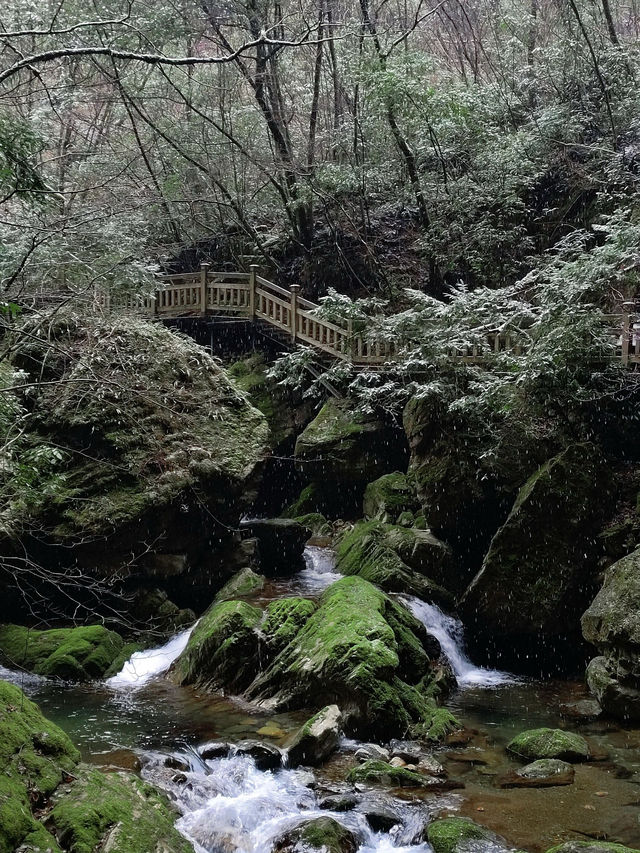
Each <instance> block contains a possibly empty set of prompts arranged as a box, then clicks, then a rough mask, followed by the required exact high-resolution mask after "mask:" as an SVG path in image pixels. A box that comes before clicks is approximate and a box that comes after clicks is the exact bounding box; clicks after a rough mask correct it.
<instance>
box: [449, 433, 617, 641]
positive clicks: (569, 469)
mask: <svg viewBox="0 0 640 853" xmlns="http://www.w3.org/2000/svg"><path fill="white" fill-rule="evenodd" d="M608 483H609V481H608V475H607V472H606V469H605V467H604V464H603V460H602V457H601V455H600V453H599V451H598V450H597V449H596V448H595V447H594V446H593V445H591V444H574V445H572V446H570V447H568V448H567V449H566V450H564V451H563V452H562V453H560V454H559V455H558V456H555V457H553V458H552V459H550V460H549V461H548V462H547V463H546V464H545V465H543V466H541V467H540V468H539V469H538V470H537V471H536V472H535V473H534V474H533V475H532V476H531V477H530V478H529V480H528V481H527V482H526V483H525V485H524V486H523V487H522V488H521V489H520V492H519V494H518V497H517V499H516V501H515V503H514V505H513V507H512V509H511V512H510V513H509V516H508V518H507V520H506V521H505V523H504V524H503V525H502V527H501V528H500V529H499V530H498V532H497V533H496V534H495V536H494V537H493V540H492V542H491V546H490V548H489V551H488V552H487V554H486V556H485V558H484V562H483V564H482V568H481V569H480V571H479V572H478V574H477V575H476V577H475V578H474V579H473V581H472V582H471V584H470V585H469V587H468V589H467V590H466V592H465V594H464V597H463V599H462V607H463V610H464V611H465V612H466V614H467V615H468V617H469V618H471V619H472V620H473V621H474V623H475V625H476V626H477V628H478V629H479V630H481V631H482V632H483V633H486V634H490V635H491V636H492V637H496V636H499V637H508V636H512V637H526V636H529V637H533V638H535V641H536V643H537V640H538V637H539V635H540V634H541V633H542V634H544V635H545V636H567V635H571V636H575V633H576V631H575V629H576V624H575V611H576V607H579V605H580V602H581V601H583V600H584V599H585V596H588V595H589V591H590V590H591V589H593V584H594V578H595V573H596V572H595V569H596V566H595V559H596V556H597V549H596V539H595V533H596V532H597V530H598V525H599V523H600V521H601V519H602V513H603V511H604V508H605V507H606V503H607V502H606V500H605V497H606V494H607V488H608ZM587 600H588V598H587Z"/></svg>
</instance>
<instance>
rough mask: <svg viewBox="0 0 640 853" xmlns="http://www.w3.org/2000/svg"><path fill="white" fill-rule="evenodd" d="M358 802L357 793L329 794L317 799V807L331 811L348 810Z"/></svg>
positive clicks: (353, 807)
mask: <svg viewBox="0 0 640 853" xmlns="http://www.w3.org/2000/svg"><path fill="white" fill-rule="evenodd" d="M359 802H360V797H359V796H358V795H357V794H329V795H328V796H326V797H322V798H321V799H320V800H319V801H318V808H321V809H327V811H331V812H349V811H351V810H352V809H355V807H356V806H357V805H358V803H359Z"/></svg>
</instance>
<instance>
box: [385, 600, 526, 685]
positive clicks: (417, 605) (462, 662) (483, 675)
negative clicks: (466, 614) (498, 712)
mask: <svg viewBox="0 0 640 853" xmlns="http://www.w3.org/2000/svg"><path fill="white" fill-rule="evenodd" d="M401 601H402V602H403V603H404V604H405V606H406V607H407V608H408V609H409V610H410V611H411V613H413V615H414V616H415V617H416V619H417V620H418V621H419V622H422V624H423V625H424V627H425V628H426V629H427V631H428V632H429V633H430V634H432V635H433V636H434V637H435V638H436V639H437V640H438V641H439V642H440V646H441V647H442V652H443V654H444V655H445V657H446V658H447V659H448V661H449V663H450V664H451V668H452V669H453V672H454V674H455V676H456V679H457V680H458V684H459V686H460V687H470V686H476V687H496V686H497V685H499V684H505V683H507V682H509V681H515V680H516V679H515V678H514V676H512V675H510V674H509V673H507V672H500V671H499V670H497V669H484V668H482V667H478V666H474V665H473V664H472V663H471V661H470V660H469V658H468V657H467V655H466V653H465V650H464V626H463V624H462V622H461V621H460V620H459V619H456V618H455V617H454V616H448V615H447V614H446V613H443V612H442V610H440V608H439V607H436V605H435V604H427V603H426V602H424V601H421V600H420V599H419V598H415V597H413V596H408V595H406V596H404V595H403V596H401Z"/></svg>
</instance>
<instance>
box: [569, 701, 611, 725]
mask: <svg viewBox="0 0 640 853" xmlns="http://www.w3.org/2000/svg"><path fill="white" fill-rule="evenodd" d="M560 713H561V714H562V716H563V717H567V718H568V719H571V720H583V721H584V722H590V721H591V720H595V719H597V718H598V717H599V716H600V715H601V714H602V708H601V707H600V705H599V703H598V702H597V701H596V700H595V699H579V700H578V701H577V702H564V703H563V704H562V705H560Z"/></svg>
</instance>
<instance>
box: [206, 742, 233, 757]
mask: <svg viewBox="0 0 640 853" xmlns="http://www.w3.org/2000/svg"><path fill="white" fill-rule="evenodd" d="M230 750H231V744H230V743H224V742H223V741H215V742H213V743H205V744H204V745H203V746H201V747H200V748H199V749H198V752H199V753H200V757H201V758H204V760H205V761H212V760H213V759H215V758H226V757H227V755H229V752H230Z"/></svg>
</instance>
